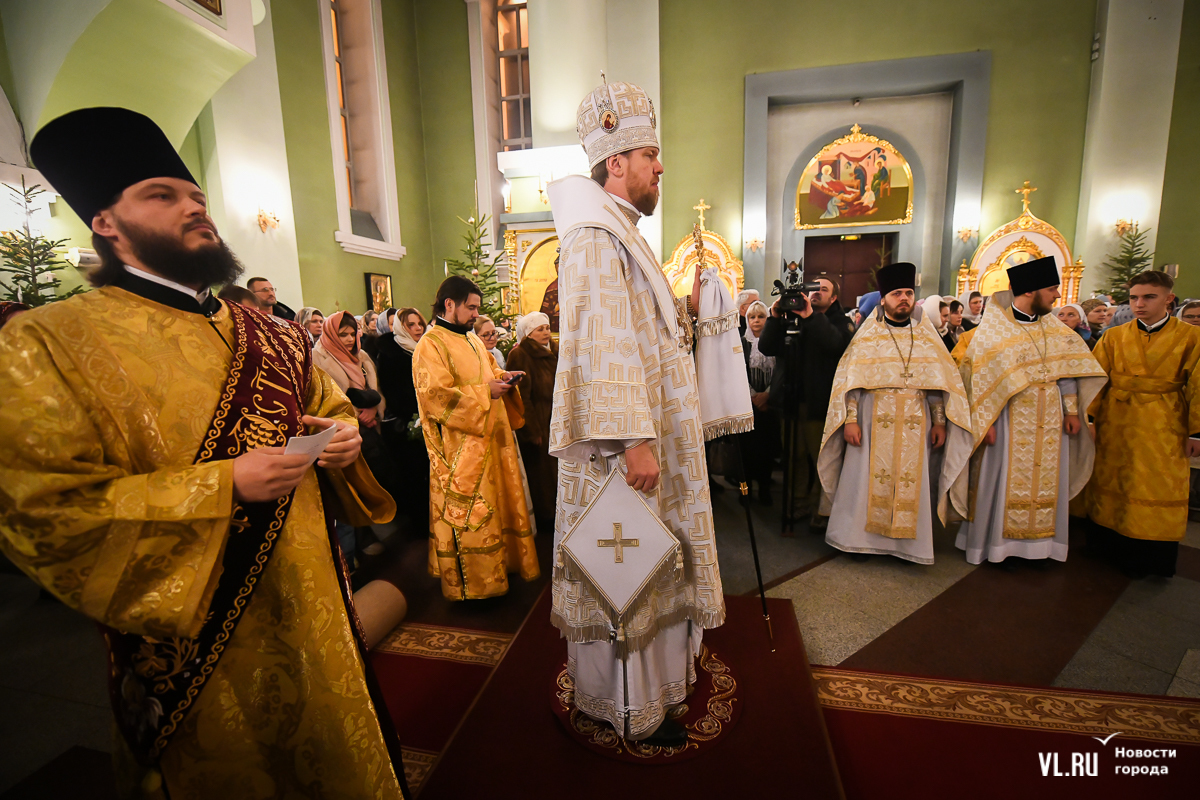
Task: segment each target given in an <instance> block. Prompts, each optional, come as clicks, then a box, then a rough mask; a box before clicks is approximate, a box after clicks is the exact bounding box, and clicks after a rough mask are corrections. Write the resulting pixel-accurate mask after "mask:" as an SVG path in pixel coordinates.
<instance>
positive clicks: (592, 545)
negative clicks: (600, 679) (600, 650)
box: [559, 469, 682, 642]
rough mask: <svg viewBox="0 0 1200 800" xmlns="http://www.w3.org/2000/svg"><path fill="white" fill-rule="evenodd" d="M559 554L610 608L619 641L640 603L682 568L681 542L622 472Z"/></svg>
mask: <svg viewBox="0 0 1200 800" xmlns="http://www.w3.org/2000/svg"><path fill="white" fill-rule="evenodd" d="M559 549H560V551H561V554H562V556H563V557H565V559H568V560H569V561H570V562H571V565H572V566H573V567H574V568H575V570H578V572H579V574H580V577H581V578H582V579H583V580H584V581H586V582H587V583H588V584H590V585H591V587H592V588H594V589H595V590H596V593H597V594H599V595H600V596H601V597H602V598H603V599H604V602H605V603H606V604H607V605H608V607H609V611H610V613H611V614H612V615H613V617H614V619H613V620H612V623H613V627H614V628H615V629H616V631H617V640H618V642H622V641H624V639H625V636H624V623H625V615H626V614H627V613H628V612H629V611H630V609H631V608H633V606H634V605H635V603H636V601H637V600H638V599H639V598H640V597H641V596H642V595H643V594H644V593H645V592H646V590H647V589H649V588H650V587H651V586H652V585H653V584H654V582H655V581H657V580H658V578H659V577H660V576H661V575H662V574H663V573H664V572H665V571H667V570H668V569H672V568H680V567H682V561H681V558H682V550H681V549H680V547H679V540H678V539H676V538H675V536H674V535H673V534H672V533H671V532H670V531H669V530H667V527H666V526H665V525H663V523H662V520H660V519H659V518H658V517H657V516H656V515H655V514H654V512H653V511H651V510H650V507H649V506H648V505H646V501H645V500H643V499H642V496H641V495H639V494H638V493H637V492H636V491H635V490H634V489H632V488H630V486H629V485H628V484H627V483H625V477H624V475H622V473H621V471H620V470H616V469H614V470H613V471H612V473H611V474H610V475H609V476H608V479H607V480H606V481H605V482H604V485H603V486H601V487H600V491H599V492H598V493H597V494H596V498H595V499H594V500H592V502H591V505H589V506H588V507H587V511H585V512H583V516H582V517H580V518H579V521H578V522H576V523H575V526H574V527H572V528H571V530H570V531H568V532H567V535H566V536H564V537H563V539H562V542H561V543H560V545H559ZM573 571H574V570H573Z"/></svg>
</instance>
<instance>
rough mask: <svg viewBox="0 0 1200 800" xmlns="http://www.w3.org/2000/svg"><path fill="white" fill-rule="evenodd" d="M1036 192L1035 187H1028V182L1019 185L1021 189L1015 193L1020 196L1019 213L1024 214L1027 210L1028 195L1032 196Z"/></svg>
mask: <svg viewBox="0 0 1200 800" xmlns="http://www.w3.org/2000/svg"><path fill="white" fill-rule="evenodd" d="M1036 191H1037V187H1036V186H1030V185H1029V181H1025V183H1024V184H1022V185H1021V188H1020V189H1017V191H1016V192H1015V193H1016V194H1019V195H1021V203H1022V208H1021V213H1024V212H1026V211H1028V210H1029V195H1031V194H1033V193H1034V192H1036Z"/></svg>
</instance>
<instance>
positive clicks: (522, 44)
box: [496, 0, 533, 151]
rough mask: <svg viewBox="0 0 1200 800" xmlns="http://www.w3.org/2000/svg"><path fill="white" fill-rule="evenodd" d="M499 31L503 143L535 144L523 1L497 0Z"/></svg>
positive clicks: (525, 146)
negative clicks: (530, 103)
mask: <svg viewBox="0 0 1200 800" xmlns="http://www.w3.org/2000/svg"><path fill="white" fill-rule="evenodd" d="M496 33H497V34H498V36H499V47H500V119H501V147H502V149H504V150H506V151H507V150H527V149H529V148H531V147H533V113H532V110H531V108H530V105H529V12H528V11H527V10H526V8H525V3H524V2H512V1H511V0H497V2H496Z"/></svg>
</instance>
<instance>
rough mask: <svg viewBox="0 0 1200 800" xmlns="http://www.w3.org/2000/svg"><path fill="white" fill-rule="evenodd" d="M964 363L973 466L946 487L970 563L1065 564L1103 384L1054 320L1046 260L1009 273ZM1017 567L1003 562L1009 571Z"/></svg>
mask: <svg viewBox="0 0 1200 800" xmlns="http://www.w3.org/2000/svg"><path fill="white" fill-rule="evenodd" d="M1008 280H1009V285H1010V287H1011V291H1006V292H997V293H996V294H994V295H992V299H991V302H989V303H988V307H987V311H986V312H984V315H983V319H982V320H981V321H980V323H979V327H977V328H975V329H974V330H973V331H972V333H973V336H972V338H971V342H970V344H969V345H968V346H967V348H966V352H965V354H964V355H963V358H962V362H961V363H960V365H959V368H960V370H961V371H962V377H963V384H964V385H965V386H966V389H967V395H968V396H969V398H970V401H971V420H972V425H973V430H974V433H975V436H974V439H973V440H972V442H971V443H970V444H969V445H967V447H968V448H969V449H968V450H967V451H965V452H963V453H960V452H957V446H958V445H951V447H950V448H949V449H948V450H947V453H948V457H949V458H951V459H957V458H961V457H963V456H964V455H966V454H971V468H970V469H969V470H968V471H965V472H963V473H962V474H960V475H959V478H958V480H957V481H956V482H955V483H954V484H953V485H951V486H943V487H942V491H943V492H945V493H948V495H949V497H948V498H947V502H948V503H949V505H950V506H952V510H950V511H948V512H947V513H948V517H947V518H948V519H949V520H953V519H965V520H966V521H965V522H964V523H963V524H962V526H961V527H960V528H959V531H958V536H957V539H956V540H955V544H956V546H957V547H958V549H960V550H965V551H966V554H967V561H969V562H970V563H972V564H980V563H982V562H984V561H991V562H994V563H998V562H1003V561H1005V559H1008V558H1022V559H1027V560H1035V559H1047V558H1049V559H1053V560H1055V561H1066V560H1067V516H1068V514H1067V507H1068V504H1069V503H1070V500H1071V498H1072V497H1074V496H1076V495H1077V494H1079V493H1080V492H1081V491H1082V490H1083V487H1084V486H1086V485H1087V482H1088V478H1089V477H1091V474H1092V464H1093V461H1094V458H1095V447H1094V445H1093V443H1092V433H1091V431H1090V430H1089V429H1088V427H1087V426H1086V425H1084V424H1083V419H1082V414H1083V413H1084V411H1086V409H1087V408H1088V406H1089V405H1090V404H1091V402H1092V400H1093V399H1094V398H1095V397H1096V395H1097V393H1098V392H1099V391H1100V390H1101V388H1102V387H1103V386H1104V384H1105V383H1106V382H1107V377H1106V376H1105V374H1104V370H1103V369H1102V368H1101V367H1100V364H1098V363H1097V362H1096V359H1095V358H1093V357H1092V354H1091V351H1089V350H1088V348H1087V344H1086V343H1085V342H1084V341H1083V339H1081V338H1080V337H1079V336H1078V335H1077V334H1076V333H1075V332H1074V331H1073V330H1071V329H1070V328H1068V327H1067V326H1066V325H1063V324H1062V323H1061V322H1059V321H1058V319H1056V318H1055V317H1054V315H1053V314H1052V313H1051V311H1052V309H1053V305H1054V301H1055V300H1057V299H1058V298H1059V292H1058V287H1059V283H1060V278H1059V274H1058V266H1057V264H1056V262H1055V260H1054V258H1053V257H1052V256H1048V257H1046V258H1039V259H1035V260H1033V261H1028V262H1026V263H1024V264H1018V265H1016V266H1013V267H1010V268H1009V269H1008ZM1013 563H1014V562H1012V561H1009V562H1007V565H1008V566H1009V567H1010V568H1011V566H1012V565H1013Z"/></svg>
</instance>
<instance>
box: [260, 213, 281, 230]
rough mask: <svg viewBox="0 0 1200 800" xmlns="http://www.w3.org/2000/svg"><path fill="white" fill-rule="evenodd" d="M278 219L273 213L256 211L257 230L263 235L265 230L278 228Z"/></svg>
mask: <svg viewBox="0 0 1200 800" xmlns="http://www.w3.org/2000/svg"><path fill="white" fill-rule="evenodd" d="M278 227H279V217H278V215H276V214H275V212H274V211H263V210H262V209H261V208H260V209H259V210H258V229H259V230H260V231H262V232H263V233H266V232H267V228H278Z"/></svg>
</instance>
